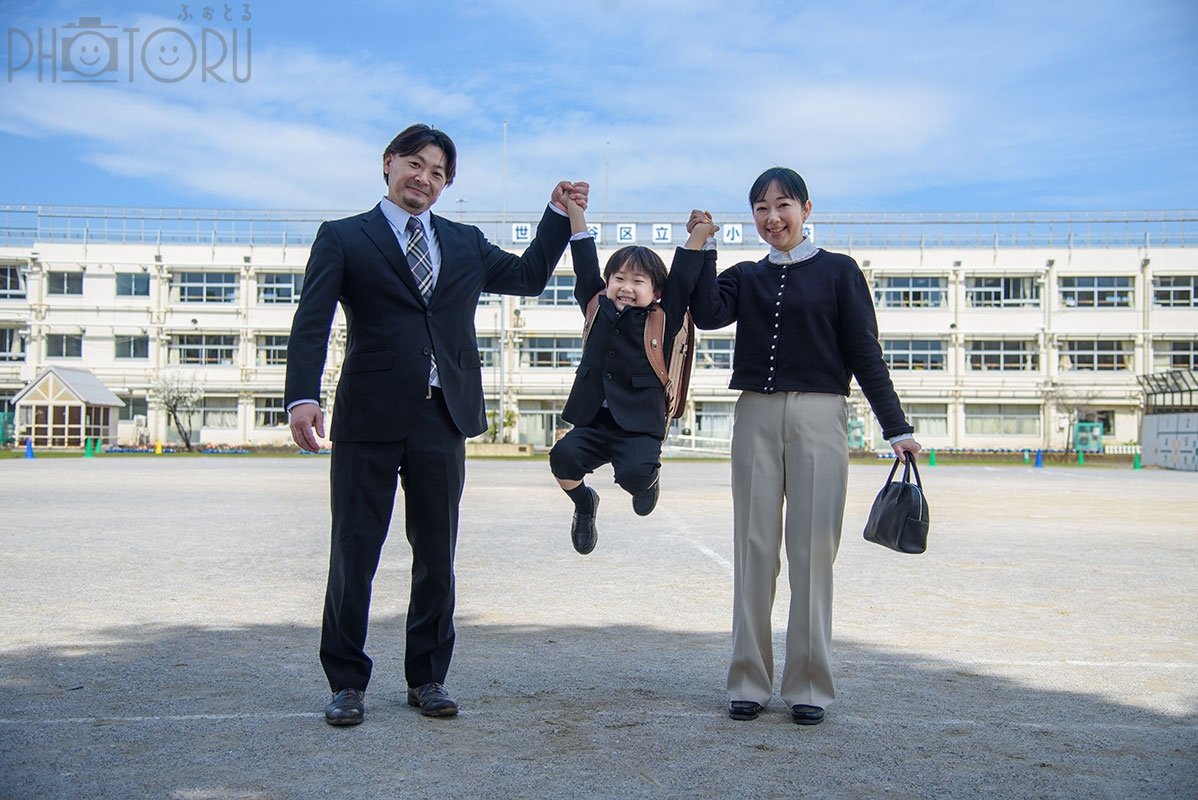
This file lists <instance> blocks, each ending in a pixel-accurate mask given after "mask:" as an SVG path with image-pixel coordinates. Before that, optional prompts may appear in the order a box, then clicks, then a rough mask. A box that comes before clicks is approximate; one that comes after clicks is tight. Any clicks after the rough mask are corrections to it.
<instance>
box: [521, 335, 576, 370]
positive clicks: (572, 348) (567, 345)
mask: <svg viewBox="0 0 1198 800" xmlns="http://www.w3.org/2000/svg"><path fill="white" fill-rule="evenodd" d="M581 362H582V337H580V336H530V337H528V338H526V339H525V340H524V341H523V342H521V343H520V366H522V367H577V366H578V365H579V364H580V363H581Z"/></svg>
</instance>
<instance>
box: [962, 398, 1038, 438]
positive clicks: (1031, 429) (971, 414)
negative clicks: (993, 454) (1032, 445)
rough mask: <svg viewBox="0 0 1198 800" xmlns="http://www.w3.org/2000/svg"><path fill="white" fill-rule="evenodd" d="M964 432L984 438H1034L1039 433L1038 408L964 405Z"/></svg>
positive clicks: (998, 404) (978, 404)
mask: <svg viewBox="0 0 1198 800" xmlns="http://www.w3.org/2000/svg"><path fill="white" fill-rule="evenodd" d="M965 432H966V433H968V434H977V435H985V436H1035V435H1037V434H1039V433H1040V406H1033V405H1019V404H1015V403H966V404H965Z"/></svg>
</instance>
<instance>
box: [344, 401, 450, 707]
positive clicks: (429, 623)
mask: <svg viewBox="0 0 1198 800" xmlns="http://www.w3.org/2000/svg"><path fill="white" fill-rule="evenodd" d="M431 394H432V396H431V397H430V398H428V399H427V400H425V401H424V404H423V405H422V406H421V409H420V412H419V413H420V417H421V418H420V420H419V421H418V422H417V424H416V425H415V426H413V428H412V432H411V433H410V434H409V435H408V437H407V438H406V439H403V440H401V441H398V442H342V441H336V442H334V443H333V459H332V476H331V477H332V481H331V482H332V509H333V526H332V530H333V540H332V554H331V557H330V559H329V580H328V588H327V590H326V594H325V606H324V625H323V629H322V634H321V642H320V661H321V664H322V665H323V666H324V670H325V675H326V676H327V677H328V679H329V686H330V687H331V688H332V690H333V691H334V692H337V691H339V690H341V689H346V688H349V689H362V690H365V689H366V684H367V683H368V682H369V681H370V671H371V666H372V662H371V660H370V657H369V656H367V655H366V651H365V645H366V625H367V620H368V618H369V615H370V595H371V586H372V582H373V580H374V574H375V571H376V570H377V569H378V564H379V554H380V552H381V550H382V547H383V542H384V541H385V540H386V538H387V530H388V528H389V527H390V524H391V514H392V511H393V509H394V507H395V490H396V482H397V478H398V479H399V480H401V481H402V483H403V490H404V523H405V527H406V529H407V536H408V542H409V544H411V547H412V587H411V597H410V600H409V604H408V616H407V645H406V650H405V653H404V672H405V675H406V677H407V682H408V685H409V686H420V685H422V684H425V683H430V682H435V683H444V681H445V675H446V673H447V672H448V670H449V661H450V658H451V657H452V655H453V644H454V628H453V610H454V576H453V559H454V550H455V548H456V546H457V536H458V505H459V503H460V502H461V499H462V487H463V484H464V483H465V479H466V440H465V438H464V437H463V436H462V434H461V432H460V431H459V430H458V429H457V427H456V426H455V425H454V423H453V419H452V418H451V417H450V416H449V409H448V408H447V407H446V405H445V399H444V397H443V396H442V394H441V391H440V390H439V389H437V390H433V391H432V393H431Z"/></svg>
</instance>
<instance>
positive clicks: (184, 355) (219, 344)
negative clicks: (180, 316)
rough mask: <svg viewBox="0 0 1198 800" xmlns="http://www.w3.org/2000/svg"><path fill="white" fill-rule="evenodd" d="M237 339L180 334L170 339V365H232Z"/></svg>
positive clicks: (221, 336)
mask: <svg viewBox="0 0 1198 800" xmlns="http://www.w3.org/2000/svg"><path fill="white" fill-rule="evenodd" d="M236 350H237V337H236V336H224V335H216V334H210V333H181V334H176V335H175V336H173V337H172V339H171V347H170V362H171V363H172V364H223V365H225V366H231V365H232V364H233V354H234V353H235V352H236Z"/></svg>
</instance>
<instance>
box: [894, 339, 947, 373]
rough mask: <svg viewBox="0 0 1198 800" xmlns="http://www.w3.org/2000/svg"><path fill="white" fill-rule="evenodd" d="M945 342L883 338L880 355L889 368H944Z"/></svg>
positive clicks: (938, 340)
mask: <svg viewBox="0 0 1198 800" xmlns="http://www.w3.org/2000/svg"><path fill="white" fill-rule="evenodd" d="M944 356H945V344H944V341H943V340H941V339H883V340H882V357H883V358H884V359H886V364H887V365H888V366H889V367H890V368H891V369H903V370H912V369H921V370H922V369H927V370H943V369H944Z"/></svg>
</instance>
